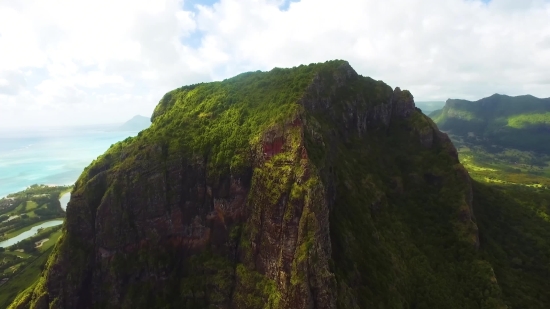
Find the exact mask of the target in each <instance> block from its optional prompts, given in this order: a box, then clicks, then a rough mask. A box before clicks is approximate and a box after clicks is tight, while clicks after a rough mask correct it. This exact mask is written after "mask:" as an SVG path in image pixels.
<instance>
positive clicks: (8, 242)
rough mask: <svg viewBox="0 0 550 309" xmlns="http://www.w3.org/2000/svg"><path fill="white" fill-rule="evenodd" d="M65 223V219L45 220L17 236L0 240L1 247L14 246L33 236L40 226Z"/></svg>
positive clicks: (45, 226)
mask: <svg viewBox="0 0 550 309" xmlns="http://www.w3.org/2000/svg"><path fill="white" fill-rule="evenodd" d="M62 223H63V220H52V221H47V222H44V223H42V224H40V225H37V226H33V227H32V228H31V229H30V230H28V231H26V232H23V233H21V234H19V235H17V236H15V237H12V238H10V239H7V240H4V241H2V242H0V247H3V248H6V247H9V246H12V245H15V244H16V243H18V242H20V241H22V240H24V239H27V238H29V237H31V236H34V235H36V234H37V233H38V229H40V228H47V227H52V226H56V225H60V224H62Z"/></svg>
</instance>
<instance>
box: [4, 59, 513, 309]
mask: <svg viewBox="0 0 550 309" xmlns="http://www.w3.org/2000/svg"><path fill="white" fill-rule="evenodd" d="M152 121H153V123H152V125H151V127H150V128H148V129H147V130H144V131H143V132H141V133H140V134H139V135H138V136H137V137H135V138H129V139H127V140H125V141H122V142H120V143H118V144H116V145H114V146H113V147H111V148H110V149H109V150H108V151H107V152H106V153H105V154H104V155H102V156H101V157H99V158H98V159H97V160H95V161H94V162H92V164H91V165H90V166H89V167H88V168H86V170H85V171H84V172H83V174H82V175H81V176H80V178H79V180H78V181H77V183H76V185H75V188H74V190H73V192H72V196H71V201H70V203H69V205H68V208H67V221H66V223H65V226H64V234H63V236H62V238H61V239H60V241H59V243H58V244H57V245H56V248H55V251H54V253H53V254H52V256H51V257H50V259H49V261H48V263H47V265H46V269H45V271H44V273H43V274H42V276H41V278H40V280H39V281H38V282H37V283H36V284H35V285H34V286H33V287H31V288H29V289H28V290H27V291H25V292H24V293H22V294H21V295H20V296H19V297H18V298H17V299H16V300H15V301H14V303H13V304H12V306H11V307H12V308H152V307H154V308H298V309H299V308H367V307H371V306H372V307H383V308H404V307H407V308H505V305H504V303H503V301H502V300H501V291H500V288H499V286H498V283H497V280H496V278H495V276H494V274H493V270H492V267H491V265H490V264H489V263H488V262H486V261H483V260H481V259H480V258H479V254H478V251H477V248H478V247H479V245H480V244H479V236H478V229H477V225H476V223H475V217H474V213H473V210H472V188H471V184H470V179H469V176H468V173H467V172H466V171H465V170H464V168H463V167H462V165H461V164H460V163H459V162H458V158H457V153H456V150H455V148H454V147H453V145H452V143H451V142H450V140H449V139H448V137H447V136H446V135H445V134H443V133H441V132H440V131H439V130H438V129H437V127H436V126H435V124H434V123H433V122H432V121H431V120H429V118H427V117H426V116H424V115H423V114H422V113H420V112H419V111H418V110H416V109H415V106H414V100H413V97H412V95H411V94H410V93H409V92H408V91H406V90H404V91H402V90H400V89H399V88H396V89H395V90H392V89H391V88H390V87H389V86H387V85H386V84H384V83H383V82H380V81H374V80H372V79H370V78H368V77H363V76H360V75H358V74H357V73H356V72H355V71H354V70H353V69H352V68H351V67H350V66H349V64H348V63H347V62H345V61H330V62H326V63H323V64H312V65H309V66H300V67H297V68H292V69H273V70H272V71H270V72H255V73H244V74H241V75H238V76H236V77H234V78H231V79H228V80H225V81H222V82H215V83H208V84H197V85H191V86H185V87H182V88H179V89H176V90H173V91H171V92H169V93H167V94H166V95H165V96H164V97H163V99H162V100H161V101H160V103H159V104H158V106H157V108H156V109H155V112H154V114H153V117H152ZM479 290H482V291H484V292H483V293H481V294H480V293H477V291H479Z"/></svg>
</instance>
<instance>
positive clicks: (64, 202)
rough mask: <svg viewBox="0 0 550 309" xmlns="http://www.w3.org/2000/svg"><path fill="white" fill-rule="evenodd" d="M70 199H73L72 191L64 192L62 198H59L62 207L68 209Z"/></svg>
mask: <svg viewBox="0 0 550 309" xmlns="http://www.w3.org/2000/svg"><path fill="white" fill-rule="evenodd" d="M70 200H71V192H67V193H65V194H63V195H62V196H61V198H60V199H59V203H60V204H61V208H62V209H63V210H64V211H67V204H68V203H69V201H70Z"/></svg>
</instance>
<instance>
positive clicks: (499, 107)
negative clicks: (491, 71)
mask: <svg viewBox="0 0 550 309" xmlns="http://www.w3.org/2000/svg"><path fill="white" fill-rule="evenodd" d="M429 116H430V117H431V118H432V119H433V120H434V122H436V123H437V125H438V127H439V128H440V129H441V130H443V131H449V132H450V133H452V134H456V135H460V136H464V137H470V138H472V137H475V138H477V139H478V140H482V141H484V142H486V143H490V144H494V145H499V146H502V147H511V148H516V149H521V150H528V151H538V152H544V153H550V98H546V99H540V98H536V97H534V96H532V95H522V96H516V97H511V96H507V95H501V94H494V95H492V96H490V97H487V98H483V99H481V100H478V101H474V102H472V101H467V100H458V99H449V100H447V102H446V103H445V106H444V107H443V109H441V110H437V111H434V112H432V113H431V114H430V115H429Z"/></svg>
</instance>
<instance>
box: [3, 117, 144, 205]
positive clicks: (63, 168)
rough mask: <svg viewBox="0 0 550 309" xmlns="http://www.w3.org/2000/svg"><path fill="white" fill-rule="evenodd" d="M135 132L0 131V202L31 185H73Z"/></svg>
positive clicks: (82, 129)
mask: <svg viewBox="0 0 550 309" xmlns="http://www.w3.org/2000/svg"><path fill="white" fill-rule="evenodd" d="M137 133H138V132H136V131H123V132H121V131H115V130H113V127H112V126H95V127H58V128H37V129H26V130H13V129H11V130H7V129H2V130H0V198H1V197H4V196H6V195H7V194H9V193H13V192H18V191H21V190H23V189H25V188H27V187H28V186H30V185H32V184H35V183H36V184H53V185H71V184H73V183H74V182H75V181H76V180H77V178H78V176H80V173H82V171H83V170H84V168H85V167H86V166H88V165H89V164H90V163H91V162H92V161H93V160H94V159H96V158H97V157H98V156H99V155H101V154H102V153H104V152H105V151H106V150H107V149H108V148H109V147H110V146H111V144H114V143H116V142H118V141H121V140H123V139H125V138H127V137H128V136H135V135H136V134H137Z"/></svg>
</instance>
